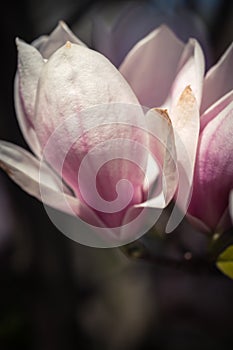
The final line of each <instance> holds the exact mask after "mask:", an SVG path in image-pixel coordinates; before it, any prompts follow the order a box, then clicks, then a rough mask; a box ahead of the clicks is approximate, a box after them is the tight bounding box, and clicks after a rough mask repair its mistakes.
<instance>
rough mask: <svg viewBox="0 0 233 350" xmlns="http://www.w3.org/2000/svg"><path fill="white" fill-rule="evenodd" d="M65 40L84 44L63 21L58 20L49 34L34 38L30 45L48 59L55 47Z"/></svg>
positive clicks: (57, 47) (62, 43) (63, 43)
mask: <svg viewBox="0 0 233 350" xmlns="http://www.w3.org/2000/svg"><path fill="white" fill-rule="evenodd" d="M67 41H70V42H72V43H74V44H78V45H82V46H86V45H85V44H84V43H83V42H82V41H81V40H80V39H79V38H77V37H76V36H75V35H74V33H72V31H71V30H70V28H69V27H68V26H67V25H66V23H65V22H63V21H60V22H59V23H58V25H57V27H56V28H55V29H54V30H53V31H52V33H51V34H50V35H49V36H43V37H41V38H39V39H37V40H35V41H34V42H33V43H32V45H33V46H35V47H36V48H37V49H38V50H39V52H40V53H41V55H42V56H43V57H44V58H46V59H48V58H49V57H50V56H51V55H52V54H53V53H54V52H55V51H56V50H57V49H59V48H60V47H61V46H63V45H65V43H66V42H67Z"/></svg>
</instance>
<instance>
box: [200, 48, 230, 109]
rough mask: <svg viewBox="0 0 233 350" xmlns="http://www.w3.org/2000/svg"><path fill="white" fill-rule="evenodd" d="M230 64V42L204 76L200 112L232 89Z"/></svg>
mask: <svg viewBox="0 0 233 350" xmlns="http://www.w3.org/2000/svg"><path fill="white" fill-rule="evenodd" d="M232 66H233V44H231V46H230V47H229V48H228V50H227V51H226V52H225V54H224V55H223V56H222V57H221V58H220V60H219V61H218V62H217V64H216V65H215V66H213V67H211V68H210V70H209V71H208V72H207V74H206V76H205V81H204V87H203V98H202V104H201V113H203V112H204V111H205V110H206V109H207V108H209V107H210V106H211V105H212V104H213V103H215V102H216V101H217V100H219V99H220V98H221V97H223V96H224V95H225V94H227V93H228V92H229V91H231V90H233V79H232Z"/></svg>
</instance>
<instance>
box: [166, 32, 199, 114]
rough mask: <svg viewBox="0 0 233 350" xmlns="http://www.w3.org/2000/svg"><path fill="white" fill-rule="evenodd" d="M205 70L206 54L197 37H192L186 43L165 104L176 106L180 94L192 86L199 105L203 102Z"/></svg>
mask: <svg viewBox="0 0 233 350" xmlns="http://www.w3.org/2000/svg"><path fill="white" fill-rule="evenodd" d="M204 70H205V62H204V55H203V52H202V49H201V47H200V45H199V44H198V42H197V41H196V40H195V39H190V40H189V42H188V44H186V45H185V47H184V50H183V52H182V55H181V57H180V61H179V64H178V67H177V72H178V73H177V75H176V77H175V80H174V82H173V84H172V88H171V91H170V94H169V97H168V99H167V101H166V102H165V103H164V105H165V106H168V107H169V110H172V108H173V107H174V106H176V104H177V102H178V100H179V98H180V95H181V94H182V92H183V91H184V89H185V88H186V86H188V85H189V86H190V87H191V89H192V91H193V94H194V96H195V98H196V101H197V104H198V106H200V103H201V97H202V86H203V77H204Z"/></svg>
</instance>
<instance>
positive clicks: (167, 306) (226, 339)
mask: <svg viewBox="0 0 233 350" xmlns="http://www.w3.org/2000/svg"><path fill="white" fill-rule="evenodd" d="M174 3H176V1H168V2H167V3H166V1H164V2H161V1H154V6H155V8H158V11H165V12H166V11H168V12H169V6H170V7H172V8H173V11H178V8H179V9H180V8H185V9H189V10H190V11H192V12H193V13H194V14H195V15H198V16H199V17H200V19H201V20H202V21H203V23H204V26H205V28H206V33H207V40H208V41H207V44H208V47H209V53H208V62H215V61H216V59H217V58H219V57H220V55H221V54H222V53H223V52H224V50H225V49H226V48H227V46H228V45H229V44H230V43H231V41H232V39H233V2H232V1H177V3H179V6H178V7H175V5H174ZM96 4H97V2H96V1H83V0H82V1H77V0H76V1H74V0H68V1H67V0H66V1H65V0H64V1H63V0H59V1H55V0H50V1H45V0H41V1H33V0H31V1H29V0H21V1H19V2H17V1H16V0H15V1H13V0H8V1H7V2H5V3H4V8H3V9H2V15H1V22H0V26H1V30H0V35H1V56H0V59H1V66H0V69H1V72H0V76H1V94H0V107H1V109H0V111H1V116H0V138H1V139H4V140H8V141H11V142H13V143H16V144H18V145H21V146H23V147H25V148H27V149H28V147H27V145H26V143H25V141H24V140H23V137H22V135H21V132H20V129H19V127H18V124H17V120H16V117H15V112H14V102H13V81H14V75H15V71H16V63H17V55H16V48H15V43H14V41H15V37H16V36H19V37H21V38H23V39H24V40H25V41H27V42H30V41H32V40H33V39H34V38H36V37H38V36H39V35H41V34H45V33H49V32H50V31H51V30H52V29H53V28H54V27H55V26H56V24H57V21H58V20H59V19H63V20H65V21H66V22H67V23H68V24H69V25H70V26H74V27H75V28H78V23H79V21H80V23H83V21H84V22H85V20H88V13H89V11H90V9H91V8H92V6H93V5H96ZM108 4H109V3H108ZM165 4H166V5H167V8H166V5H165ZM102 6H107V3H102ZM108 6H109V5H108ZM81 32H82V33H83V32H84V31H83V29H82V31H81V30H80V33H81ZM84 34H85V33H84ZM84 37H85V35H84ZM81 39H82V38H81ZM83 39H85V38H83ZM0 212H1V214H0V221H1V222H0V349H1V350H2V349H4V350H5V349H19V348H22V349H25V350H27V349H32V350H37V349H38V350H47V349H48V350H53V349H56V350H60V349H61V350H63V349H67V350H73V349H94V350H98V349H102V350H105V349H109V350H115V349H117V350H118V349H123V350H124V349H126V350H130V349H133V350H137V349H140V350H141V349H158V350H163V349H164V350H168V349H169V350H170V349H190V350H191V349H197V348H198V349H206V350H208V349H212V350H213V349H224V350H225V349H232V348H233V339H232V332H233V323H232V314H233V282H232V281H230V280H229V279H227V278H226V277H225V276H223V275H222V274H221V273H219V272H218V271H217V270H216V269H213V270H210V271H209V270H204V269H203V271H202V270H201V269H199V270H198V271H195V270H194V271H188V272H187V271H183V270H182V269H180V268H178V269H175V268H172V267H162V266H159V265H152V264H149V263H146V262H135V261H131V260H129V259H128V258H126V257H124V256H123V255H122V254H121V253H120V252H119V251H118V250H117V249H109V250H104V249H94V248H89V247H85V246H81V245H79V244H78V243H75V242H72V241H71V240H69V239H68V238H66V237H65V236H64V235H63V234H62V233H60V232H58V231H57V230H56V228H55V227H54V226H53V225H52V223H51V222H50V220H49V218H48V217H47V215H46V213H45V211H44V209H43V206H42V204H41V203H39V202H38V201H37V200H36V199H34V198H32V197H30V196H29V195H27V194H26V193H24V192H23V191H22V190H21V189H20V188H18V187H17V186H16V185H15V184H14V183H13V182H12V181H10V180H9V179H8V178H7V176H6V175H5V174H4V173H3V172H1V173H0Z"/></svg>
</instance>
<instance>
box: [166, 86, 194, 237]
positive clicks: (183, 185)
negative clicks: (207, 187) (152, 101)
mask: <svg viewBox="0 0 233 350" xmlns="http://www.w3.org/2000/svg"><path fill="white" fill-rule="evenodd" d="M171 121H172V125H173V129H174V134H175V144H176V152H177V161H178V172H179V183H178V188H177V191H176V195H175V203H176V205H175V206H174V208H173V210H172V213H171V215H170V217H169V221H168V224H167V227H166V232H167V233H169V232H171V231H173V230H174V229H175V228H176V227H177V226H178V225H179V223H180V222H181V221H182V219H183V217H184V215H185V214H186V212H187V209H188V206H189V202H190V198H191V194H192V184H193V175H194V165H195V158H196V152H197V144H198V137H199V128H200V117H199V108H198V105H197V102H196V99H195V96H194V94H193V92H192V90H191V88H190V87H189V86H187V87H186V88H185V90H184V91H183V93H182V95H181V96H180V99H179V101H178V103H177V105H176V106H175V108H173V111H172V114H171Z"/></svg>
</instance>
